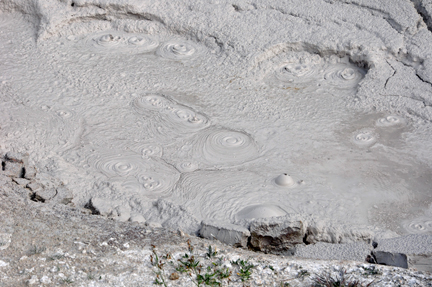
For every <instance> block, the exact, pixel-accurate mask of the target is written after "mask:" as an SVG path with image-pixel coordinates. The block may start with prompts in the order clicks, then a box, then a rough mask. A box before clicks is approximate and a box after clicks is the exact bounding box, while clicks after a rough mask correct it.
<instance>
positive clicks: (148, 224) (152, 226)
mask: <svg viewBox="0 0 432 287" xmlns="http://www.w3.org/2000/svg"><path fill="white" fill-rule="evenodd" d="M146 225H147V226H148V227H150V228H162V224H160V223H159V222H147V223H146Z"/></svg>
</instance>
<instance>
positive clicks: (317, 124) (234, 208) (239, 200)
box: [8, 31, 431, 233]
mask: <svg viewBox="0 0 432 287" xmlns="http://www.w3.org/2000/svg"><path fill="white" fill-rule="evenodd" d="M49 45H50V44H47V48H46V49H48V50H49V49H50V46H49ZM52 47H54V46H51V48H52ZM59 49H60V51H59ZM55 50H56V51H58V53H60V55H62V54H61V53H63V52H67V53H68V57H57V58H56V59H55V61H54V60H52V59H51V60H50V58H49V57H48V56H47V57H46V58H44V59H42V60H41V63H44V65H42V64H39V65H37V64H35V63H29V65H36V67H37V68H38V69H36V70H37V71H38V73H40V72H41V71H43V70H44V69H50V68H52V67H53V66H54V67H57V66H61V65H64V67H67V69H69V70H63V72H64V73H65V74H66V75H63V76H59V75H51V74H49V73H47V74H45V75H44V77H52V78H51V79H50V80H51V83H55V82H57V84H56V85H55V86H56V88H54V91H53V92H50V93H31V92H29V91H26V90H22V91H21V92H22V93H23V94H24V95H23V96H24V97H26V98H27V100H28V102H29V103H30V104H32V105H34V106H33V108H32V109H27V108H25V107H24V108H23V107H21V108H20V109H21V110H20V112H21V113H27V114H28V119H29V120H27V122H26V123H23V124H25V126H26V127H27V129H28V130H29V131H33V132H31V134H32V135H31V136H30V138H29V137H27V138H26V137H25V136H24V135H13V134H11V135H10V136H9V137H8V138H9V140H10V141H11V142H12V141H17V142H25V143H26V144H25V145H26V146H27V147H28V148H29V151H30V152H31V151H32V150H33V151H34V153H35V158H36V159H40V160H42V159H44V158H51V159H52V161H53V162H52V164H50V165H47V164H46V162H44V164H45V166H50V170H46V169H45V171H46V172H51V173H53V174H54V175H55V176H58V177H59V178H61V179H63V181H64V182H65V183H66V184H67V186H68V187H69V188H70V189H71V190H75V191H76V194H75V201H76V204H78V205H82V206H84V205H85V204H86V203H87V202H88V201H89V200H90V199H91V198H103V199H104V202H106V204H107V205H111V206H112V207H113V208H114V207H121V208H122V210H126V211H127V212H126V213H127V214H131V216H130V218H129V219H130V220H134V219H133V218H142V216H144V215H146V214H147V212H148V211H149V209H150V208H151V205H152V204H151V202H152V201H153V200H156V199H158V198H164V199H167V200H169V201H171V202H174V203H175V204H178V205H182V206H184V207H185V208H186V209H187V211H188V212H190V213H191V214H192V215H193V216H194V217H196V219H198V220H203V219H218V220H224V221H226V222H240V221H242V220H248V219H252V218H265V217H272V216H281V215H284V214H287V213H300V214H312V215H313V216H316V217H322V218H328V219H329V220H332V221H340V222H344V223H350V224H354V225H355V224H369V225H378V226H380V227H384V228H390V229H393V230H395V231H398V232H401V233H404V232H429V233H430V232H431V224H430V221H431V216H430V215H428V213H427V212H425V210H427V205H428V204H430V197H428V186H430V183H429V182H428V180H426V179H424V175H425V173H427V172H428V171H429V170H428V169H427V168H425V167H424V166H423V165H422V164H420V162H418V161H417V160H416V159H415V158H413V157H412V156H411V154H410V151H409V147H408V146H407V145H406V142H405V137H404V134H406V133H409V132H410V131H411V130H410V122H409V120H408V119H406V118H404V117H403V116H401V115H397V114H385V113H383V114H360V115H359V114H355V113H353V112H352V111H350V110H347V108H346V100H347V99H349V98H352V97H353V96H354V95H355V92H356V89H357V87H358V85H359V84H360V83H361V81H362V79H363V78H364V75H365V74H366V72H367V71H366V70H365V69H363V68H361V67H358V66H357V65H355V64H353V63H351V62H350V61H349V59H348V58H340V57H337V56H330V57H321V56H319V55H316V54H311V53H308V52H287V53H285V54H284V55H282V56H280V55H278V56H277V58H274V59H270V60H269V63H268V66H270V68H269V69H267V70H263V71H260V72H262V73H264V74H265V75H264V76H263V77H262V78H261V80H259V81H256V82H255V83H252V84H251V85H252V88H251V89H250V90H247V91H246V92H240V91H239V90H234V89H226V88H225V87H220V86H218V85H212V90H208V91H207V92H206V89H205V87H206V86H205V85H204V84H200V83H199V82H196V81H194V80H193V77H189V76H188V75H194V74H195V73H196V71H197V69H200V70H199V73H203V74H204V73H211V71H212V70H215V69H216V68H217V67H216V64H215V63H216V62H217V60H216V57H217V55H216V56H211V52H210V51H208V49H207V47H205V46H203V45H201V44H200V43H195V42H193V41H189V40H186V39H182V38H179V37H172V38H169V37H158V36H155V35H152V36H149V35H145V34H129V33H121V32H118V31H106V32H103V33H97V34H91V35H87V36H85V37H69V38H68V40H67V41H65V42H64V45H63V46H61V47H60V48H59V47H57V46H56V48H55ZM47 54H48V55H49V53H47ZM212 57H213V58H212ZM71 59H73V60H74V61H72V60H71ZM34 61H37V60H34ZM212 61H214V63H213V62H212ZM46 63H48V64H46ZM194 69H195V70H194ZM235 69H236V68H235V67H233V68H232V70H230V69H227V70H226V73H230V72H232V73H233V74H234V72H238V71H236V70H235ZM32 71H33V70H32V69H28V71H18V72H19V73H23V74H24V77H25V78H28V79H29V81H30V83H29V84H34V89H36V90H37V89H38V87H39V86H41V85H42V86H41V88H40V89H41V90H43V83H42V84H40V83H39V84H38V83H36V82H35V83H32V82H31V80H30V79H32V78H33V77H34V76H35V75H33V74H32V73H36V72H32ZM89 71H90V72H89ZM172 73H174V74H175V76H172V75H171V74H172ZM113 74H114V75H116V76H115V77H113ZM128 75H129V76H128ZM136 75H142V76H136ZM185 75H186V76H185ZM171 76H172V77H171ZM170 77H171V78H170ZM36 78H37V77H36ZM58 81H60V82H61V81H65V82H66V84H65V85H64V86H62V85H63V84H62V83H60V82H58ZM160 81H164V89H163V90H161V89H158V84H157V83H159V82H160ZM12 82H13V81H12ZM155 83H156V84H155ZM171 83H173V84H171ZM38 85H39V86H38ZM253 85H255V86H253ZM194 87H196V88H195V89H196V90H194ZM263 87H264V90H263V89H259V88H263ZM255 88H257V89H256V90H259V91H262V92H258V93H252V92H251V91H252V90H254V89H255ZM56 89H58V90H60V91H61V93H60V96H59V95H58V93H57V92H55V91H57V90H56ZM182 90H186V91H189V92H188V93H194V94H195V96H196V95H198V97H199V99H200V102H199V103H198V102H197V103H191V101H183V100H182V99H184V98H186V97H185V96H184V93H182V92H179V91H182ZM35 94H36V95H35ZM233 95H235V96H234V97H233ZM256 102H260V104H259V105H256V104H255V103H256ZM44 103H51V104H44ZM200 103H201V104H200ZM202 103H205V104H202ZM239 103H242V104H243V103H244V105H245V106H246V107H251V108H246V109H245V111H243V112H242V113H240V112H238V111H235V110H233V107H238V106H239ZM31 119H35V120H34V121H33V122H32V120H31ZM36 119H39V120H36ZM35 123H37V124H35ZM11 128H13V125H11ZM32 142H33V143H37V142H44V143H45V144H44V145H43V146H37V147H36V146H33V147H32ZM389 202H390V203H391V204H393V205H394V206H402V205H403V206H404V209H403V210H405V211H406V213H404V216H401V215H400V210H401V209H398V210H391V209H385V208H384V206H385V204H387V203H389ZM419 202H422V205H419ZM384 209H385V215H383V214H381V213H380V212H378V211H381V210H384ZM174 213H175V211H172V216H175V214H174ZM127 219H128V218H125V217H124V216H122V220H127ZM402 228H404V229H402Z"/></svg>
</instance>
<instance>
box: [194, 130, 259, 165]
mask: <svg viewBox="0 0 432 287" xmlns="http://www.w3.org/2000/svg"><path fill="white" fill-rule="evenodd" d="M198 139H199V140H198V143H196V149H195V152H196V153H197V154H195V156H196V157H197V159H198V160H200V161H204V162H206V163H208V164H233V163H244V162H247V161H250V160H252V159H254V158H255V157H257V156H258V147H257V145H256V143H255V142H254V140H253V139H252V138H251V137H250V136H249V135H248V134H246V133H243V132H240V131H234V130H228V129H224V128H219V129H210V130H205V131H204V132H203V133H201V134H199V135H198Z"/></svg>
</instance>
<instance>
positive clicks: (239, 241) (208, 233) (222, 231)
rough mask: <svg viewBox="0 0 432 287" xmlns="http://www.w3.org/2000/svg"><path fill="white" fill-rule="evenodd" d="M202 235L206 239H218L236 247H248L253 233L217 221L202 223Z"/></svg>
mask: <svg viewBox="0 0 432 287" xmlns="http://www.w3.org/2000/svg"><path fill="white" fill-rule="evenodd" d="M200 235H201V236H202V237H204V238H206V239H217V240H219V241H220V242H223V243H225V244H228V245H232V246H235V247H246V246H247V243H248V239H249V236H250V235H251V233H250V232H249V230H248V229H246V228H244V227H242V226H239V225H235V224H229V223H224V222H220V221H217V220H204V221H203V222H202V223H201V229H200Z"/></svg>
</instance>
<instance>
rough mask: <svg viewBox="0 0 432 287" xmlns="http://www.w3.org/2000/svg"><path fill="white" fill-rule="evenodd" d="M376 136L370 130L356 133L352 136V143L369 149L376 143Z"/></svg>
mask: <svg viewBox="0 0 432 287" xmlns="http://www.w3.org/2000/svg"><path fill="white" fill-rule="evenodd" d="M377 138H378V135H377V134H376V133H375V132H374V131H373V130H370V129H363V130H360V131H357V132H355V133H354V134H353V136H352V142H353V143H354V144H356V145H357V146H361V147H369V146H372V145H373V144H375V143H376V141H377Z"/></svg>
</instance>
